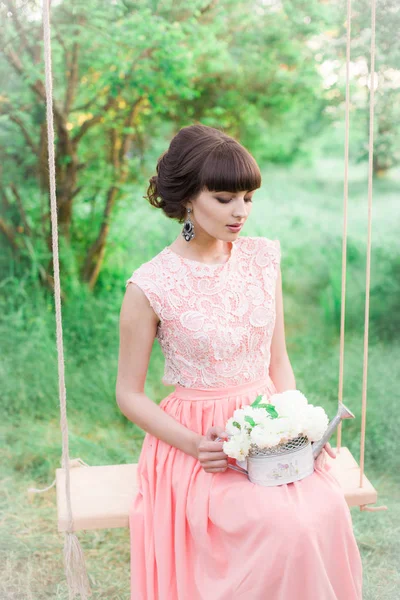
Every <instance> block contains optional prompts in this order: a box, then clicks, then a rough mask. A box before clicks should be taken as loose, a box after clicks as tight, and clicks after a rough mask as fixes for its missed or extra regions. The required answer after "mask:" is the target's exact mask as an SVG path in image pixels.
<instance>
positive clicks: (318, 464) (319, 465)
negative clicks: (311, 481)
mask: <svg viewBox="0 0 400 600" xmlns="http://www.w3.org/2000/svg"><path fill="white" fill-rule="evenodd" d="M323 450H325V452H323ZM327 454H329V456H330V457H331V458H336V452H335V450H334V449H333V448H332V446H331V445H330V443H329V442H327V443H326V444H325V446H323V448H322V450H321V452H320V453H319V454H318V456H317V459H316V461H315V468H316V469H324V468H325V467H326V455H327Z"/></svg>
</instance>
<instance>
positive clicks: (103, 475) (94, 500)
mask: <svg viewBox="0 0 400 600" xmlns="http://www.w3.org/2000/svg"><path fill="white" fill-rule="evenodd" d="M136 470H137V463H133V464H122V465H105V466H98V467H83V466H78V467H73V468H71V469H70V483H71V504H72V517H73V521H74V531H79V530H81V529H113V528H115V527H128V526H129V521H128V512H129V508H130V506H131V503H132V500H133V498H134V497H135V495H136V493H137V485H136ZM56 486H57V513H58V531H66V528H67V502H66V494H65V471H64V469H61V468H60V469H56Z"/></svg>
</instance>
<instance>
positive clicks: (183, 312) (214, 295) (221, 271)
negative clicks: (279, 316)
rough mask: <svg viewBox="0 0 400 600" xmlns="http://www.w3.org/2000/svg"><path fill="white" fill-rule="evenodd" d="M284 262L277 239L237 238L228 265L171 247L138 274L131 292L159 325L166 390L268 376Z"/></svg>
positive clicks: (201, 386) (232, 382)
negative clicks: (135, 290) (144, 301)
mask: <svg viewBox="0 0 400 600" xmlns="http://www.w3.org/2000/svg"><path fill="white" fill-rule="evenodd" d="M280 259H281V249H280V243H279V240H269V239H268V238H265V237H239V238H237V239H236V240H235V241H234V242H233V245H232V251H231V255H230V257H229V260H228V261H227V262H226V263H223V264H213V265H206V264H203V263H201V262H198V261H193V260H190V259H186V258H183V257H181V256H179V255H178V254H176V253H175V252H173V251H172V250H170V249H169V247H168V246H167V247H165V248H164V249H163V250H162V251H161V252H160V253H159V254H157V255H156V256H155V257H154V258H152V259H151V260H150V261H148V262H146V263H143V264H142V265H141V266H140V267H139V268H138V269H136V270H135V271H134V272H133V274H132V276H131V277H130V278H129V279H128V280H127V281H126V285H128V283H130V282H132V283H135V284H137V285H138V286H139V287H140V288H141V289H142V290H143V292H144V293H145V295H146V297H147V299H148V301H149V303H150V305H151V307H152V308H153V310H154V312H155V313H156V314H157V316H158V318H159V320H160V322H159V324H158V327H157V334H156V337H157V340H158V342H159V344H160V346H161V349H162V352H163V354H164V357H165V367H164V375H163V378H162V382H163V383H164V384H165V385H176V384H179V385H182V386H185V387H194V388H200V389H207V388H219V387H228V386H232V385H240V384H242V383H246V382H250V381H253V380H256V379H259V378H261V377H265V376H267V375H268V370H269V363H270V346H271V340H272V335H273V331H274V326H275V317H276V314H275V286H276V280H277V276H278V271H279V264H280Z"/></svg>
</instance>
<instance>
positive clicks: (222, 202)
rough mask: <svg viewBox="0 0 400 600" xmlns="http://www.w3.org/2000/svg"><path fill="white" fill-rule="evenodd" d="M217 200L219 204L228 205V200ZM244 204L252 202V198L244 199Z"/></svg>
mask: <svg viewBox="0 0 400 600" xmlns="http://www.w3.org/2000/svg"><path fill="white" fill-rule="evenodd" d="M216 199H217V200H218V202H221V204H229V202H230V200H224V199H223V198H216ZM244 201H245V202H252V201H253V199H252V198H245V199H244Z"/></svg>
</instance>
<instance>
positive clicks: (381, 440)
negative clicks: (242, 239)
mask: <svg viewBox="0 0 400 600" xmlns="http://www.w3.org/2000/svg"><path fill="white" fill-rule="evenodd" d="M399 179H400V175H399V172H394V173H392V174H391V177H390V179H388V180H380V181H379V180H378V181H377V182H375V183H374V208H373V219H374V222H373V232H372V259H371V298H370V348H369V354H368V359H369V362H368V388H367V392H368V396H367V406H368V415H367V447H366V454H365V471H366V474H367V476H368V477H369V479H370V480H371V481H372V482H373V484H374V485H375V486H376V487H377V489H378V492H379V497H378V502H377V505H378V506H379V505H382V504H385V505H387V506H388V509H389V510H388V511H383V512H376V513H372V512H361V511H359V510H358V509H357V508H353V509H352V516H353V523H354V531H355V534H356V538H357V541H358V544H359V547H360V550H361V553H362V558H363V565H364V600H395V599H396V598H398V597H399V593H398V590H399V589H400V588H399V586H400V576H399V559H398V556H400V543H399V539H400V531H399V529H400V504H399V498H400V469H399V461H398V453H396V450H398V441H397V440H398V437H397V430H398V428H399V425H400V419H399V417H398V413H397V410H398V405H399V404H398V399H399V394H398V387H397V386H398V383H399V381H398V356H399V351H400V341H399V335H398V334H399V331H400V263H399V252H398V250H399V248H398V226H399V216H400V209H399V206H398V201H396V200H397V196H398V194H397V190H398V185H399ZM142 195H143V193H142V190H133V193H132V196H135V197H137V198H140V199H141V196H142ZM342 197H343V189H342V163H341V162H340V161H339V162H338V161H336V160H334V159H329V160H324V161H322V160H319V161H318V162H317V163H316V165H315V166H314V167H307V168H305V167H304V166H303V167H302V166H297V167H293V168H291V169H284V168H276V167H269V168H266V169H265V170H264V172H263V186H262V188H261V189H260V190H258V191H257V192H256V194H255V197H254V202H253V212H252V215H251V217H250V219H249V222H248V224H247V225H246V230H245V231H244V232H243V235H264V236H266V237H270V238H273V239H274V238H278V239H279V240H280V241H281V247H282V277H283V291H284V307H285V327H286V337H287V345H288V350H289V356H290V359H291V362H292V366H293V370H294V373H295V377H296V383H297V387H298V388H299V389H301V390H302V391H304V393H305V394H306V395H307V396H308V397H309V398H310V401H312V402H314V403H320V404H322V405H323V406H324V407H325V408H326V410H327V412H328V413H329V415H330V416H333V414H334V413H335V411H336V405H337V395H338V373H339V327H340V299H341V244H342V240H341V236H342V227H343V207H342ZM349 202H350V207H349V222H348V229H349V234H348V235H349V239H348V248H347V259H348V279H347V292H346V338H345V342H346V344H345V365H344V374H345V382H344V395H343V401H344V402H345V404H346V405H348V406H349V408H350V409H351V410H352V411H353V412H354V413H355V415H356V420H355V421H348V422H346V423H345V424H344V425H343V430H342V431H343V439H342V443H343V445H346V446H348V447H349V448H350V450H351V451H352V453H353V454H354V456H355V457H356V458H357V459H358V458H359V445H360V431H359V429H360V417H361V396H362V363H363V327H364V305H365V267H366V254H365V252H366V239H367V178H366V166H365V165H363V166H357V167H354V168H352V169H351V183H350V196H349ZM138 222H139V223H140V228H138V226H137V223H138ZM179 230H180V226H179V225H178V224H177V223H175V222H172V221H169V220H168V219H165V218H164V217H163V216H162V215H161V214H160V211H156V210H154V209H151V208H149V207H147V206H146V205H145V204H144V201H143V204H141V203H140V207H137V208H135V209H134V210H132V209H131V208H128V206H125V208H124V210H120V212H119V214H118V215H117V216H116V218H115V220H114V222H113V227H112V231H111V236H110V244H109V247H108V250H107V256H106V264H105V266H104V269H103V271H102V273H101V277H100V280H99V286H98V288H97V290H96V293H95V295H93V296H92V295H90V294H88V293H87V292H86V291H85V289H84V288H82V287H81V286H79V285H76V284H74V285H72V284H69V282H64V283H65V289H67V291H68V302H66V303H65V304H64V305H63V333H64V342H65V367H66V387H67V402H68V419H69V435H70V456H71V457H78V456H79V457H81V458H82V459H83V460H84V461H85V462H87V463H88V464H90V465H99V464H113V463H125V462H134V461H136V460H137V459H138V456H139V453H140V449H141V444H142V440H143V436H144V432H143V431H141V430H140V429H139V428H138V427H137V426H136V425H134V424H133V423H130V422H129V421H127V420H126V419H125V417H124V416H123V415H122V414H121V412H120V411H119V410H118V408H117V406H116V402H115V380H116V372H117V359H118V317H119V309H120V305H121V302H122V297H123V293H124V284H125V280H126V279H127V278H128V277H129V276H130V274H131V272H132V271H133V270H134V269H135V268H136V267H137V266H139V265H140V264H141V263H142V262H144V261H146V260H149V259H150V258H151V257H152V256H154V255H155V254H156V253H157V252H159V251H160V250H161V249H162V248H163V247H164V246H165V245H167V244H169V243H171V242H172V241H173V239H175V237H176V236H177V235H178V232H179ZM28 283H29V279H27V280H26V281H19V280H16V279H14V278H13V277H9V278H8V279H7V280H4V281H3V282H2V287H1V289H2V299H1V302H2V306H1V308H2V313H3V317H4V318H3V319H2V321H1V323H0V335H1V336H2V339H3V340H6V342H7V353H6V354H5V355H4V356H3V360H2V363H1V365H0V372H1V375H2V394H1V403H2V409H3V415H4V418H3V423H2V425H1V433H2V439H3V443H2V446H1V453H2V456H1V458H2V459H3V460H2V464H3V469H2V474H3V477H2V490H3V491H2V496H1V502H2V513H3V515H4V516H3V520H2V528H1V531H2V539H3V544H2V550H1V561H2V569H1V575H0V597H2V598H3V597H4V598H7V599H13V600H17V599H18V600H19V599H28V600H29V599H36V598H40V600H44V599H46V598H52V599H53V598H56V599H64V598H67V597H68V596H67V590H66V585H65V577H64V573H63V565H62V546H63V536H62V535H61V534H58V533H57V529H56V508H55V489H54V488H52V489H51V490H49V491H48V492H45V493H43V494H36V495H30V494H28V493H27V488H28V487H31V486H33V487H39V488H42V487H46V486H47V485H49V483H51V482H52V480H53V478H54V473H55V469H56V468H58V467H59V466H60V460H61V433H60V428H59V399H58V383H57V356H56V346H55V332H54V328H55V324H54V315H53V306H52V299H51V298H46V297H44V296H43V293H42V292H41V291H40V290H38V289H36V288H35V287H34V286H32V285H28ZM162 372H163V357H162V354H161V351H160V348H159V346H158V343H157V342H155V344H154V348H153V354H152V357H151V362H150V367H149V373H148V378H147V382H146V390H145V391H146V393H147V394H148V395H149V397H151V398H152V399H154V400H155V401H156V402H159V401H160V400H161V399H162V398H163V397H164V396H166V395H167V394H168V393H169V391H170V390H171V389H172V388H169V387H167V388H166V387H164V386H163V385H162V384H161V376H162ZM78 537H79V539H80V541H81V543H82V545H83V547H84V551H85V557H86V562H87V567H88V571H89V573H90V577H91V581H92V587H93V589H94V594H93V598H96V599H97V598H98V599H99V600H100V599H101V600H103V599H107V600H118V599H121V600H122V599H125V600H126V599H127V598H128V597H129V568H130V567H129V531H128V529H124V530H121V529H120V530H103V531H95V532H80V533H79V534H78ZM332 560H334V557H332ZM318 600H319V599H318ZM321 600H323V599H321Z"/></svg>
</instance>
